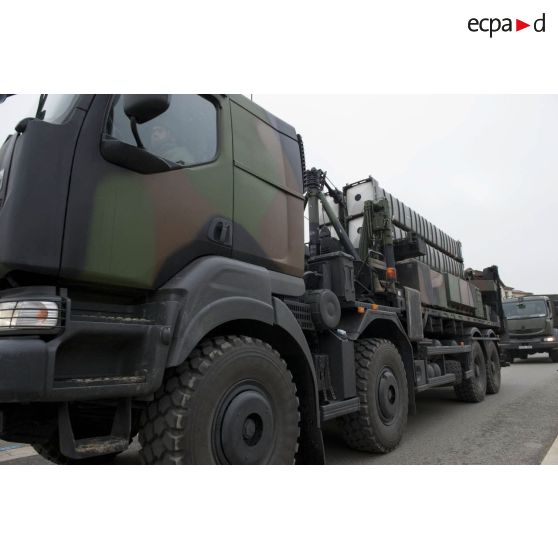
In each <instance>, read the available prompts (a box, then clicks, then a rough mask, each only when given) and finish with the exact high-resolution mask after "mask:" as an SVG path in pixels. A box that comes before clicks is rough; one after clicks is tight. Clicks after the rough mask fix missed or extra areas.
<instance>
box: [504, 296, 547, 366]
mask: <svg viewBox="0 0 558 558" xmlns="http://www.w3.org/2000/svg"><path fill="white" fill-rule="evenodd" d="M503 306H504V314H505V315H506V319H507V323H508V327H507V330H508V335H507V338H506V339H505V340H504V342H503V343H502V344H501V346H502V350H503V351H504V354H505V358H506V360H508V361H510V362H513V360H514V359H515V358H519V359H526V358H527V357H528V356H529V355H534V354H536V353H548V356H549V357H550V360H551V361H552V362H558V314H557V311H558V295H533V296H524V297H519V298H510V299H507V300H505V301H504V304H503Z"/></svg>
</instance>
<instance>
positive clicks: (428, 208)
mask: <svg viewBox="0 0 558 558" xmlns="http://www.w3.org/2000/svg"><path fill="white" fill-rule="evenodd" d="M16 99H17V98H16ZM16 99H14V98H11V99H8V100H7V101H6V102H5V103H4V105H0V141H1V140H3V139H4V138H5V136H6V135H7V133H9V130H10V129H13V126H14V125H15V124H16V123H17V120H18V119H17V118H14V117H12V118H10V117H7V115H6V113H9V112H10V111H9V110H5V109H8V108H9V107H13V108H14V111H13V112H14V113H15V107H16V104H17V105H18V106H20V107H21V106H22V105H24V104H27V105H28V104H29V98H26V97H24V96H21V97H19V99H17V100H16ZM254 101H256V102H257V103H259V104H260V105H262V106H263V107H265V108H266V109H268V110H269V111H271V112H272V113H274V114H276V115H277V116H279V117H280V118H283V119H284V120H286V121H287V122H289V123H290V124H292V125H294V126H295V127H296V129H297V131H298V132H299V133H301V134H302V136H303V138H304V145H305V149H306V159H307V166H308V167H310V166H316V167H321V168H323V169H324V170H327V171H328V176H329V177H330V178H331V180H332V181H333V182H334V183H335V184H336V185H337V186H338V187H341V186H343V185H344V184H345V183H347V182H354V181H356V180H359V179H361V178H365V177H367V176H368V175H369V174H372V175H373V176H374V177H375V178H376V179H377V180H379V181H380V185H381V186H382V187H383V188H385V189H386V190H388V191H389V192H391V193H392V194H393V195H395V196H396V197H398V198H399V199H400V200H401V201H402V202H404V203H406V204H407V205H409V206H410V207H411V208H413V209H414V210H416V211H418V212H419V213H420V214H421V215H423V216H424V217H425V218H427V219H429V220H430V221H432V222H433V223H434V224H435V225H436V226H438V227H439V228H441V229H442V230H443V231H445V232H447V233H448V234H449V235H450V236H452V237H454V238H456V239H458V240H461V242H462V243H463V255H464V258H465V265H466V267H474V268H477V269H482V268H483V267H487V266H489V265H492V264H497V265H498V266H499V268H500V275H501V277H502V279H503V281H504V282H505V283H506V284H507V285H508V286H513V287H516V288H519V289H522V290H526V291H533V292H537V293H551V292H552V293H554V292H558V258H557V257H556V252H555V250H556V241H555V238H556V237H557V234H556V230H555V218H554V215H555V213H556V211H557V210H558V203H557V202H558V194H557V192H556V189H557V188H558V169H557V166H556V155H555V154H556V133H557V131H558V96H555V95H553V96H550V95H540V96H531V95H503V96H502V95H480V96H462V95H428V96H416V95H393V96H392V95H390V96H370V95H258V94H256V95H254Z"/></svg>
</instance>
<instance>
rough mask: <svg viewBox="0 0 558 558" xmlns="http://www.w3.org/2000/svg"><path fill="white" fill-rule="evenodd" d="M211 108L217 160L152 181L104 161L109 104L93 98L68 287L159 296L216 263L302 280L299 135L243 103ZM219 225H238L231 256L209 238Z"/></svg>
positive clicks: (70, 217)
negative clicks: (183, 273)
mask: <svg viewBox="0 0 558 558" xmlns="http://www.w3.org/2000/svg"><path fill="white" fill-rule="evenodd" d="M210 98H211V99H212V101H213V102H214V103H215V104H216V105H217V106H218V107H219V111H218V134H219V140H218V145H219V147H218V156H217V158H216V160H214V161H213V162H211V163H208V164H203V165H199V166H197V167H191V168H181V169H176V170H171V171H166V172H160V173H159V172H158V173H155V174H141V173H139V172H135V171H132V170H129V169H127V168H123V167H121V166H118V165H115V164H113V163H110V162H108V161H106V160H105V159H103V157H102V155H101V153H100V150H99V143H100V138H101V134H102V131H103V128H104V122H105V120H106V114H107V110H108V107H109V106H110V103H111V102H112V100H111V96H101V95H100V96H97V97H96V98H95V100H94V101H93V104H92V106H91V109H90V111H89V113H88V115H87V117H86V122H85V125H84V127H83V131H82V134H81V136H80V139H79V142H78V146H77V150H76V156H75V163H74V167H73V171H72V180H71V184H70V192H69V200H68V209H67V221H66V228H65V234H64V244H63V250H62V258H61V260H62V266H61V270H60V276H61V278H64V279H68V280H72V281H75V280H78V281H80V282H87V283H101V284H107V285H114V286H117V285H118V286H123V287H137V288H141V289H154V288H157V287H160V286H161V285H163V284H164V283H165V282H166V281H168V280H169V279H170V278H171V277H172V276H173V275H175V274H176V273H177V272H178V271H180V270H181V269H183V268H184V267H185V266H186V265H188V263H189V262H191V261H193V260H194V259H195V258H198V257H201V256H204V255H210V254H217V255H224V256H229V257H234V258H237V259H240V260H244V261H249V262H253V263H256V264H259V265H263V266H265V267H267V268H269V269H272V270H274V271H279V272H283V273H286V274H289V275H294V276H299V277H301V276H302V273H303V265H304V255H303V250H304V233H303V226H304V221H303V203H304V202H303V198H302V169H301V161H300V152H299V146H298V142H297V139H296V133H295V131H294V129H293V128H292V127H290V126H288V125H287V124H285V123H284V122H282V121H281V120H279V119H277V118H275V117H273V116H272V115H270V114H269V113H267V112H266V111H265V110H263V109H261V108H260V107H258V106H257V105H256V104H255V103H252V102H251V101H249V100H248V99H246V98H244V97H241V96H236V95H235V96H225V95H219V96H217V95H216V96H211V97H210ZM233 146H234V148H233ZM68 148H71V146H69V147H68ZM216 218H225V219H228V220H231V221H232V222H233V237H232V246H226V245H223V244H218V243H217V242H214V241H213V240H211V239H210V238H209V237H208V232H209V229H210V226H211V223H212V222H213V221H214V220H215V219H216Z"/></svg>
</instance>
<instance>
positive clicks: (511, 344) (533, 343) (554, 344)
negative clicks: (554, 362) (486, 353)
mask: <svg viewBox="0 0 558 558" xmlns="http://www.w3.org/2000/svg"><path fill="white" fill-rule="evenodd" d="M500 347H501V349H502V351H505V352H507V353H509V354H510V355H514V354H528V355H533V354H535V353H549V352H550V351H554V350H558V341H543V340H542V339H540V338H537V339H521V340H518V339H508V340H506V341H505V342H500Z"/></svg>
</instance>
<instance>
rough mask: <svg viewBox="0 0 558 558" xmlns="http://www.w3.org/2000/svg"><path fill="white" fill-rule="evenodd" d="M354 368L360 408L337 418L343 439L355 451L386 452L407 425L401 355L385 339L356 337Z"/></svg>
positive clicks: (403, 367)
mask: <svg viewBox="0 0 558 558" xmlns="http://www.w3.org/2000/svg"><path fill="white" fill-rule="evenodd" d="M355 372H356V378H357V394H358V397H359V398H360V410H359V411H357V412H355V413H351V414H350V415H346V416H344V417H341V419H340V422H341V424H342V428H343V437H344V439H345V442H346V443H347V445H348V446H349V447H351V448H353V449H356V450H359V451H368V452H372V453H388V452H390V451H392V450H393V449H395V448H396V447H397V445H398V444H399V442H400V441H401V438H402V436H403V431H404V430H405V426H406V425H407V414H408V408H409V395H408V386H407V376H406V374H405V366H404V365H403V360H402V359H401V355H400V354H399V351H398V350H397V348H396V347H395V345H393V343H390V342H389V341H387V340H386V339H362V340H360V341H356V342H355Z"/></svg>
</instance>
